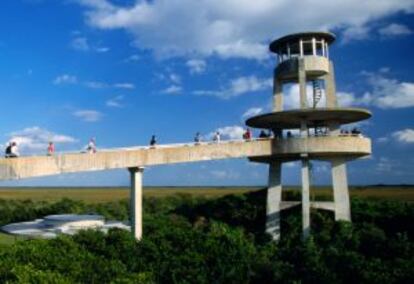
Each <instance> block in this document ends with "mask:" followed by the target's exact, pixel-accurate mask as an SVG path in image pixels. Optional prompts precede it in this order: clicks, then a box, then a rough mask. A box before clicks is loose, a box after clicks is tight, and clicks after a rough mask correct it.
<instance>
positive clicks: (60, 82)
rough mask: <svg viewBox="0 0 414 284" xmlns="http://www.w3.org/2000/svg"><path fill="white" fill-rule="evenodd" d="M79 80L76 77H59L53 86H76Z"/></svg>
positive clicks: (67, 75) (66, 75)
mask: <svg viewBox="0 0 414 284" xmlns="http://www.w3.org/2000/svg"><path fill="white" fill-rule="evenodd" d="M77 82H78V79H77V78H76V76H74V75H69V74H63V75H59V76H57V77H56V78H55V80H53V84H55V85H63V84H76V83H77Z"/></svg>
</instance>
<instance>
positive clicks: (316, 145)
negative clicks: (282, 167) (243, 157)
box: [249, 135, 372, 163]
mask: <svg viewBox="0 0 414 284" xmlns="http://www.w3.org/2000/svg"><path fill="white" fill-rule="evenodd" d="M371 151H372V149H371V139H369V138H366V137H362V136H354V135H340V136H312V137H306V138H301V137H292V138H277V139H274V140H273V141H272V154H271V155H270V156H263V157H251V158H249V159H250V160H251V161H255V162H265V163H267V162H269V161H271V160H275V159H276V160H282V161H294V160H300V159H302V158H303V155H306V156H307V157H309V158H311V159H316V160H330V159H332V158H337V157H342V158H344V159H347V160H353V159H357V158H361V157H364V156H368V155H370V154H371Z"/></svg>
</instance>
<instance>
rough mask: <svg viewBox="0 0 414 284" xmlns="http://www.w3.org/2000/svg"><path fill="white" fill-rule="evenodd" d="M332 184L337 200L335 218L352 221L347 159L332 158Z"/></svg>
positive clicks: (335, 199) (335, 200)
mask: <svg viewBox="0 0 414 284" xmlns="http://www.w3.org/2000/svg"><path fill="white" fill-rule="evenodd" d="M332 184H333V192H334V202H335V220H345V221H351V206H350V203H349V191H348V179H347V175H346V163H345V159H342V158H337V159H333V160H332Z"/></svg>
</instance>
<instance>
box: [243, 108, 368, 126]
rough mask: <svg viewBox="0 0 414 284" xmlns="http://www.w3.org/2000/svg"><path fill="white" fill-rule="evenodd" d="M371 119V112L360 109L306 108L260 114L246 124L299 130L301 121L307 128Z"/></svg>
mask: <svg viewBox="0 0 414 284" xmlns="http://www.w3.org/2000/svg"><path fill="white" fill-rule="evenodd" d="M370 117H371V112H369V111H368V110H366V109H361V108H317V109H313V108H308V109H294V110H287V111H279V112H273V113H267V114H262V115H258V116H254V117H251V118H249V119H248V120H247V121H246V124H247V125H248V126H251V127H257V128H267V129H271V128H279V129H294V128H300V126H301V121H303V120H304V121H306V122H307V125H308V127H314V126H327V124H328V123H329V122H333V121H335V122H337V123H339V124H347V123H352V122H357V121H361V120H365V119H368V118H370Z"/></svg>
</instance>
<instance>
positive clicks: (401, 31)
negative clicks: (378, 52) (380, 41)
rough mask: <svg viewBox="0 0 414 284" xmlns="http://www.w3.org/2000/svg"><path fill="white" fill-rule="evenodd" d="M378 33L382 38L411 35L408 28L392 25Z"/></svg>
mask: <svg viewBox="0 0 414 284" xmlns="http://www.w3.org/2000/svg"><path fill="white" fill-rule="evenodd" d="M378 33H379V34H380V35H383V36H401V35H409V34H412V33H413V31H412V30H410V28H409V27H407V26H404V25H401V24H396V23H392V24H389V25H388V26H385V27H383V28H381V29H379V30H378Z"/></svg>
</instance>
